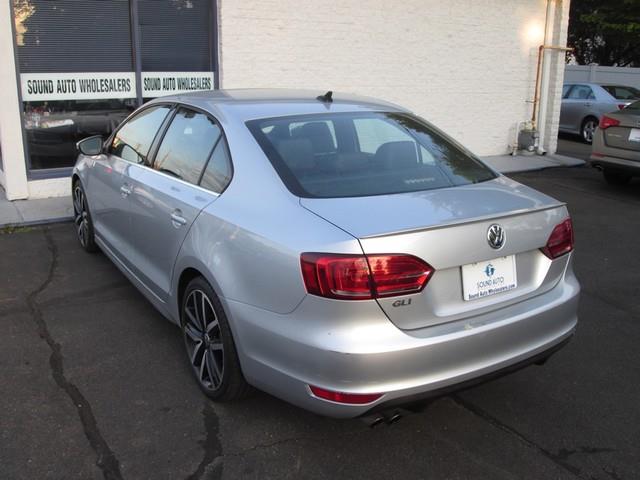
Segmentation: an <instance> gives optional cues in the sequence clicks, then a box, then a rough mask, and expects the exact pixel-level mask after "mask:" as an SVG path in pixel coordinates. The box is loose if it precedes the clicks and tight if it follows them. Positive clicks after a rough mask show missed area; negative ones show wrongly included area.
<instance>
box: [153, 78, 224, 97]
mask: <svg viewBox="0 0 640 480" xmlns="http://www.w3.org/2000/svg"><path fill="white" fill-rule="evenodd" d="M212 88H213V72H142V96H143V97H145V98H148V97H162V96H164V95H172V94H176V93H186V92H193V91H197V90H211V89H212Z"/></svg>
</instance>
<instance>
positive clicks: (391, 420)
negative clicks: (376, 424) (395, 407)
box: [385, 412, 402, 425]
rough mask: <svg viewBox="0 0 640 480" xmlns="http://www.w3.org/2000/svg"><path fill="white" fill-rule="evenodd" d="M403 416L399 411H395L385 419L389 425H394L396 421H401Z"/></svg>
mask: <svg viewBox="0 0 640 480" xmlns="http://www.w3.org/2000/svg"><path fill="white" fill-rule="evenodd" d="M401 418H402V415H400V413H399V412H394V413H392V414H391V415H389V416H388V417H386V419H385V421H386V422H387V425H393V424H394V423H397V422H399V421H400V419H401Z"/></svg>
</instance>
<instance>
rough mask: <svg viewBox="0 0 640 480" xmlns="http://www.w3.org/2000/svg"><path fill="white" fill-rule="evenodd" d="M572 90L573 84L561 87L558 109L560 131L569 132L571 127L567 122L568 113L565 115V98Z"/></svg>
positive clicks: (566, 103)
mask: <svg viewBox="0 0 640 480" xmlns="http://www.w3.org/2000/svg"><path fill="white" fill-rule="evenodd" d="M572 88H573V84H569V85H564V86H563V87H562V104H561V107H560V130H571V126H570V125H569V122H568V119H567V117H568V113H567V108H566V107H567V105H568V104H569V102H567V97H568V96H569V92H570V91H571V89H572Z"/></svg>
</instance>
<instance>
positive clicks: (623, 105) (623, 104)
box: [618, 103, 627, 110]
mask: <svg viewBox="0 0 640 480" xmlns="http://www.w3.org/2000/svg"><path fill="white" fill-rule="evenodd" d="M626 106H627V104H626V103H619V104H618V110H624V108H625V107H626Z"/></svg>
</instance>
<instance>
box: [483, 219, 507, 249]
mask: <svg viewBox="0 0 640 480" xmlns="http://www.w3.org/2000/svg"><path fill="white" fill-rule="evenodd" d="M505 240H506V238H505V233H504V229H503V228H502V227H501V226H500V225H498V224H497V223H494V224H493V225H491V226H490V227H489V230H487V242H489V246H490V247H491V248H493V249H495V250H500V249H501V248H502V247H504V242H505Z"/></svg>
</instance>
